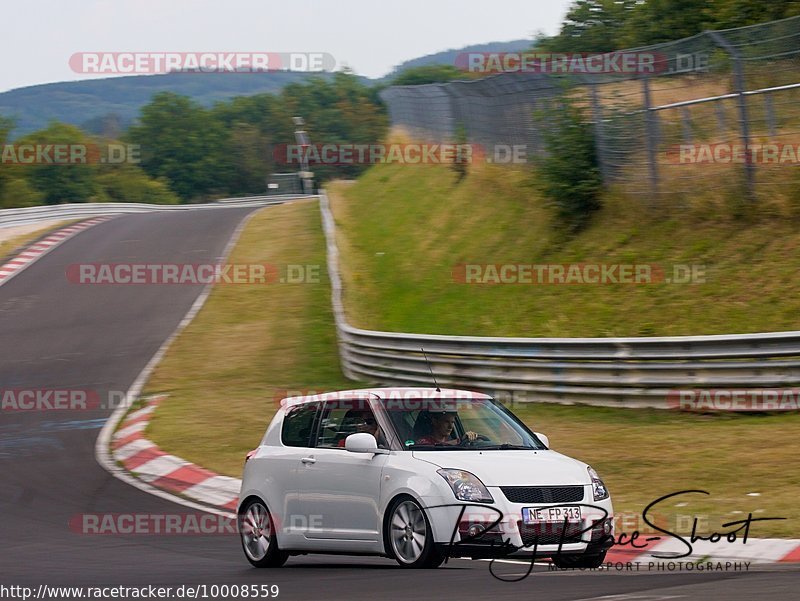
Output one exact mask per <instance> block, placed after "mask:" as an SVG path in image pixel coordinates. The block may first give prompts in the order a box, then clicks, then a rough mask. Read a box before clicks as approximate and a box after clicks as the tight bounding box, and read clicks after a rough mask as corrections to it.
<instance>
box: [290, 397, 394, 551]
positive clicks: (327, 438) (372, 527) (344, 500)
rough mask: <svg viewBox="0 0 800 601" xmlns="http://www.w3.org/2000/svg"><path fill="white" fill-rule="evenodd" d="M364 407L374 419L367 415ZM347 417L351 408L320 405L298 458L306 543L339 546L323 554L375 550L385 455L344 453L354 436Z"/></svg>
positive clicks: (337, 403)
mask: <svg viewBox="0 0 800 601" xmlns="http://www.w3.org/2000/svg"><path fill="white" fill-rule="evenodd" d="M365 407H366V411H368V412H369V414H371V415H372V419H374V413H373V412H372V410H371V409H370V408H369V407H368V405H365ZM352 411H353V408H352V406H349V407H348V406H347V404H346V403H342V402H340V401H335V400H333V401H327V402H325V403H323V407H322V411H321V418H320V419H319V420H318V428H317V430H318V431H317V438H316V440H315V446H314V448H313V449H311V452H310V453H309V455H308V456H307V457H304V458H301V465H300V467H299V472H298V474H299V478H298V484H299V488H300V506H301V508H302V512H303V515H304V516H305V518H306V519H307V521H308V522H307V530H306V537H307V538H309V539H315V540H317V541H324V540H327V541H331V542H334V541H336V542H337V543H338V544H339V546H336V547H326V548H337V549H350V550H357V549H363V550H376V549H377V548H378V545H379V540H378V536H379V534H378V533H379V530H380V528H379V524H380V519H381V516H380V515H379V513H378V507H379V502H380V491H381V475H382V471H383V467H384V465H385V464H386V462H387V460H388V458H389V455H381V454H375V455H373V454H371V453H352V452H350V451H347V450H346V449H345V448H344V440H345V438H346V436H347V435H349V434H352V433H354V432H355V430H354V429H353V428H352V426H351V425H348V423H347V416H348V413H352ZM360 411H362V412H363V411H364V407H361V409H360ZM379 438H380V437H379Z"/></svg>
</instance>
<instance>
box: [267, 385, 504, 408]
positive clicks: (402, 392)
mask: <svg viewBox="0 0 800 601" xmlns="http://www.w3.org/2000/svg"><path fill="white" fill-rule="evenodd" d="M369 397H377V398H379V399H384V400H386V399H428V400H430V399H477V400H490V399H491V398H492V397H490V396H489V395H488V394H483V393H482V392H474V391H472V390H459V389H456V388H442V389H436V388H424V387H414V386H399V387H385V388H357V389H353V390H338V391H331V392H324V393H319V394H312V395H305V396H293V397H287V398H285V399H283V400H282V401H281V404H282V405H299V404H303V403H310V402H313V401H330V400H337V399H348V400H352V399H360V398H361V399H366V398H369Z"/></svg>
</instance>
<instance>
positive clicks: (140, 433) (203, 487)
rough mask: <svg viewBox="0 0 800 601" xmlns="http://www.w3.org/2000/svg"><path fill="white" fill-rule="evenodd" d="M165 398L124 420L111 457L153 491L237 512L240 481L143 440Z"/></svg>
mask: <svg viewBox="0 0 800 601" xmlns="http://www.w3.org/2000/svg"><path fill="white" fill-rule="evenodd" d="M164 398H165V397H164V396H157V397H152V398H150V399H148V400H147V405H146V406H145V407H144V408H142V409H139V410H137V411H133V412H132V413H130V414H128V415H127V416H126V417H125V419H124V420H123V421H122V423H121V424H120V428H119V430H117V431H116V432H115V433H114V435H113V437H112V439H111V455H112V457H113V458H114V460H115V461H117V462H119V463H120V464H122V466H123V467H124V468H125V470H127V471H128V472H130V473H131V475H133V476H134V477H136V478H138V479H139V480H142V481H143V482H146V483H147V484H149V485H150V486H152V487H154V488H158V489H160V490H163V491H166V492H168V493H171V494H174V495H180V496H182V497H186V498H189V499H192V500H194V501H199V502H200V503H204V504H206V505H210V506H212V507H215V508H217V509H220V510H223V511H236V505H237V503H238V500H239V489H240V488H241V486H242V481H241V480H239V479H237V478H230V477H228V476H220V475H219V474H215V473H214V472H211V471H209V470H207V469H204V468H202V467H199V466H197V465H194V464H193V463H189V462H188V461H185V460H183V459H181V458H180V457H176V456H175V455H169V454H167V453H165V452H164V451H162V450H161V449H160V448H158V445H156V444H155V443H154V442H152V441H150V440H147V439H146V438H145V437H144V430H145V428H146V427H147V424H148V422H149V421H150V416H151V415H152V414H153V412H154V411H155V410H156V408H157V407H158V404H159V403H160V402H161V401H162V400H163V399H164Z"/></svg>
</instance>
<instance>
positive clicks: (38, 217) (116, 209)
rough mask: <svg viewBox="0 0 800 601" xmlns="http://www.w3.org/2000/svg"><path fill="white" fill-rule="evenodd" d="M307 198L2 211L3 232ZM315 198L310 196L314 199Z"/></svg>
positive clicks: (55, 207)
mask: <svg viewBox="0 0 800 601" xmlns="http://www.w3.org/2000/svg"><path fill="white" fill-rule="evenodd" d="M304 197H305V195H292V194H285V195H274V196H247V197H242V198H223V199H220V200H216V201H214V202H210V203H205V204H187V205H154V204H144V203H128V202H105V203H90V202H87V203H72V204H59V205H47V206H40V207H24V208H19V209H3V210H0V228H4V227H14V226H18V225H27V224H30V223H36V222H40V221H53V220H58V221H66V220H71V219H85V218H89V217H99V216H101V215H123V214H127V213H150V212H154V211H187V210H197V209H219V208H223V207H228V208H230V207H246V206H267V205H273V204H281V203H283V202H286V201H287V200H293V199H296V198H304ZM313 197H315V196H309V197H308V198H313Z"/></svg>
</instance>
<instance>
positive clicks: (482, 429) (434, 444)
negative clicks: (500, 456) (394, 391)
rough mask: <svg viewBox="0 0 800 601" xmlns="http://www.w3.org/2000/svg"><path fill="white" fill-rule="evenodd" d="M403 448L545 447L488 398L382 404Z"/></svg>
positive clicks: (522, 425)
mask: <svg viewBox="0 0 800 601" xmlns="http://www.w3.org/2000/svg"><path fill="white" fill-rule="evenodd" d="M382 403H383V407H384V409H385V411H386V414H387V415H388V417H389V421H390V422H391V424H392V426H393V427H394V430H395V432H394V434H395V435H396V436H397V437H398V439H399V440H400V444H401V446H402V447H403V448H405V449H408V450H415V451H431V450H436V451H439V450H447V451H449V450H481V451H490V450H530V449H539V450H543V449H545V448H546V447H545V446H544V445H543V444H542V443H541V441H539V439H538V438H536V436H535V435H534V434H533V433H532V432H531V431H530V430H528V428H527V427H526V426H525V425H524V424H523V423H522V422H520V421H519V419H517V417H516V416H514V414H513V413H511V412H510V411H509V410H508V409H506V408H505V407H503V406H502V405H501V404H500V403H498V402H496V401H494V400H491V399H471V398H470V399H432V400H428V399H425V400H420V399H416V400H408V399H402V400H394V399H386V400H384V401H382Z"/></svg>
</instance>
